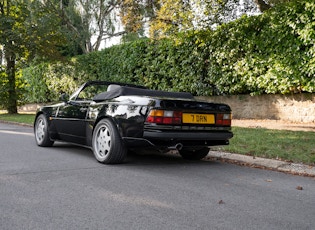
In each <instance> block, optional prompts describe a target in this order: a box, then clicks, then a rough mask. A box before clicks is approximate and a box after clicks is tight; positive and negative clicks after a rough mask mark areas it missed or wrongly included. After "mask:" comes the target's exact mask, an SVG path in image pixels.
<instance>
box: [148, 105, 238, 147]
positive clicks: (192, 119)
mask: <svg viewBox="0 0 315 230" xmlns="http://www.w3.org/2000/svg"><path fill="white" fill-rule="evenodd" d="M231 119H232V114H231V108H230V107H229V106H228V105H226V104H217V103H207V102H198V101H194V100H170V99H169V100H161V101H159V103H157V104H156V106H155V107H151V108H150V110H149V111H148V113H147V116H146V120H145V123H144V133H143V137H144V138H145V139H147V140H149V141H150V142H151V143H153V144H154V145H155V146H160V147H166V148H168V149H178V150H181V149H183V148H184V149H200V148H202V147H210V146H216V145H228V144H229V139H230V138H232V137H233V133H232V132H231Z"/></svg>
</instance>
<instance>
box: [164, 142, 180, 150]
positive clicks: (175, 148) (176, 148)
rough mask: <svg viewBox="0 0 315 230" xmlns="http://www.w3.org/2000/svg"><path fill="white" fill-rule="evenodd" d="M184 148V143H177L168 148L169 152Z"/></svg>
mask: <svg viewBox="0 0 315 230" xmlns="http://www.w3.org/2000/svg"><path fill="white" fill-rule="evenodd" d="M182 148H183V144H182V143H177V144H176V145H174V146H170V147H168V149H169V150H181V149H182Z"/></svg>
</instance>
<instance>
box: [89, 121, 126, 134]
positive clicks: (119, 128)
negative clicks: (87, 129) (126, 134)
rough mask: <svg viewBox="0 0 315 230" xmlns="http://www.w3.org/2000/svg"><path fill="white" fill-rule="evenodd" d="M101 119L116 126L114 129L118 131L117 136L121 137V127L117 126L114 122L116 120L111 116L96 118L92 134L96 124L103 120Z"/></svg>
mask: <svg viewBox="0 0 315 230" xmlns="http://www.w3.org/2000/svg"><path fill="white" fill-rule="evenodd" d="M103 119H108V120H110V121H111V122H113V123H114V124H115V126H116V128H117V130H118V132H119V134H120V136H121V137H122V127H121V126H120V125H119V123H118V122H116V120H115V119H114V118H113V117H111V116H100V117H98V118H97V119H96V121H95V123H94V125H93V130H92V133H94V129H95V127H96V126H97V124H98V123H99V122H100V121H101V120H103Z"/></svg>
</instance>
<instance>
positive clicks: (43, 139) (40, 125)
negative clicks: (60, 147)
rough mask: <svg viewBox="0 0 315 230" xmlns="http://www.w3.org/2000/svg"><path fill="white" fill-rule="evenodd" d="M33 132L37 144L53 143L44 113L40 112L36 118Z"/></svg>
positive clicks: (49, 144)
mask: <svg viewBox="0 0 315 230" xmlns="http://www.w3.org/2000/svg"><path fill="white" fill-rule="evenodd" d="M34 134H35V141H36V144H37V145H38V146H41V147H50V146H52V145H53V144H54V141H52V140H51V139H50V134H49V127H48V121H47V118H46V116H45V115H44V114H41V115H39V116H38V117H37V118H36V121H35V125H34Z"/></svg>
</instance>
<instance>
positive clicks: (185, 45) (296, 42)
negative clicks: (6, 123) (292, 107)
mask: <svg viewBox="0 0 315 230" xmlns="http://www.w3.org/2000/svg"><path fill="white" fill-rule="evenodd" d="M314 73H315V3H314V1H311V0H309V1H308V0H306V1H297V2H290V3H287V4H283V5H279V6H277V7H276V8H274V9H272V10H270V11H267V12H265V13H264V14H262V15H258V16H243V17H242V18H240V19H238V20H236V21H233V22H231V23H228V24H224V25H222V26H220V27H218V28H216V29H215V30H210V29H209V30H207V31H190V32H188V33H185V34H179V35H178V36H176V39H163V40H149V39H141V40H138V41H135V42H132V43H127V44H123V45H119V46H113V47H110V48H106V49H104V50H102V51H99V52H94V53H90V54H87V55H82V56H78V57H75V58H73V59H72V60H70V61H69V62H67V63H60V62H58V63H44V64H41V65H36V66H31V67H29V68H27V69H25V70H24V72H23V76H24V78H25V80H26V81H27V82H28V84H29V86H30V87H29V88H28V91H29V93H28V95H29V96H28V101H36V102H42V101H47V100H50V101H51V100H57V95H58V94H59V93H60V92H61V91H63V92H71V91H72V90H73V88H75V87H77V86H78V85H80V84H81V83H83V82H85V81H87V80H96V79H99V80H107V81H119V82H129V83H135V84H140V85H145V86H147V87H149V88H152V89H161V90H167V91H188V92H191V93H193V94H194V95H224V94H228V95H231V94H263V93H272V94H276V93H281V94H287V93H298V92H315V79H314Z"/></svg>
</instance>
